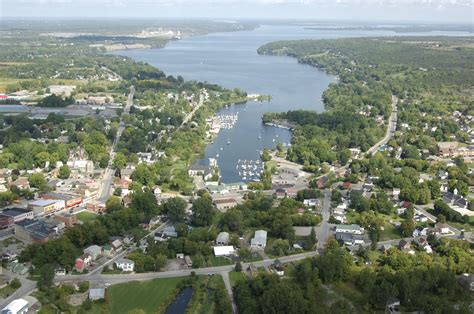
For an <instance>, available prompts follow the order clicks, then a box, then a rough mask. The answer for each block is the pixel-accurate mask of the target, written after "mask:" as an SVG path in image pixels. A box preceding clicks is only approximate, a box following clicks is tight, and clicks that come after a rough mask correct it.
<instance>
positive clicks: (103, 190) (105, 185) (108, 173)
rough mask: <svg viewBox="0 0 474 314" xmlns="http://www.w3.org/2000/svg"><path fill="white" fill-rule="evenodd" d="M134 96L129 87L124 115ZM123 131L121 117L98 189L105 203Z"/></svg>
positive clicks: (128, 111) (133, 90)
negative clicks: (116, 150)
mask: <svg viewBox="0 0 474 314" xmlns="http://www.w3.org/2000/svg"><path fill="white" fill-rule="evenodd" d="M134 95H135V87H133V86H131V87H130V93H129V94H128V98H127V104H126V105H125V108H124V109H123V113H124V114H130V108H131V107H132V106H133V96H134ZM123 130H125V122H124V121H123V119H122V117H120V123H119V127H118V130H117V136H116V137H115V139H114V142H113V143H112V147H111V148H110V160H109V164H108V166H107V169H105V171H104V177H103V178H102V185H101V187H100V196H99V201H101V202H104V203H105V202H106V201H107V199H108V198H109V196H110V189H111V187H112V179H113V177H114V173H115V170H114V169H113V167H112V163H113V161H114V157H115V149H116V148H117V144H118V142H119V141H120V137H121V136H122V133H123Z"/></svg>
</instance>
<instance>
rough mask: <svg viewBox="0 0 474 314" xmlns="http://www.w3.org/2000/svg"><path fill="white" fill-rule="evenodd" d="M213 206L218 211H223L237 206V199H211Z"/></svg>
mask: <svg viewBox="0 0 474 314" xmlns="http://www.w3.org/2000/svg"><path fill="white" fill-rule="evenodd" d="M213 203H214V206H216V208H217V209H218V210H219V211H220V212H223V213H225V212H226V211H227V210H228V209H230V208H233V207H235V206H237V204H238V203H237V201H236V200H235V199H233V198H223V199H215V200H214V201H213Z"/></svg>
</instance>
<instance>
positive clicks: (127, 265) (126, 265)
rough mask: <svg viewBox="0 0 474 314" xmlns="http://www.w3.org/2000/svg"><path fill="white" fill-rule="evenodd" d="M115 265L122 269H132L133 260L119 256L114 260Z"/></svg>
mask: <svg viewBox="0 0 474 314" xmlns="http://www.w3.org/2000/svg"><path fill="white" fill-rule="evenodd" d="M115 266H117V268H118V269H121V270H123V271H133V270H134V268H135V262H134V261H132V260H130V259H127V258H121V259H119V260H117V261H116V262H115Z"/></svg>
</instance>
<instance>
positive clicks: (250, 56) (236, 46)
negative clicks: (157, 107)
mask: <svg viewBox="0 0 474 314" xmlns="http://www.w3.org/2000/svg"><path fill="white" fill-rule="evenodd" d="M397 35H403V36H407V35H423V36H427V35H448V36H449V35H460V34H459V33H456V32H431V33H418V34H415V33H406V34H396V33H395V32H392V31H379V30H377V31H367V30H365V31H362V30H309V29H305V28H304V27H303V26H261V27H259V28H257V29H255V30H251V31H242V32H229V33H214V34H209V35H205V36H198V37H191V38H186V39H183V40H179V41H172V42H170V43H169V44H168V45H167V46H166V47H165V48H163V49H149V50H127V51H120V52H117V54H120V55H126V56H129V57H131V58H134V59H135V60H139V61H145V62H148V63H150V64H152V65H154V66H156V67H158V68H160V69H162V70H164V71H165V72H166V73H167V74H171V75H174V76H178V75H181V76H183V77H184V78H185V79H187V80H197V81H207V82H210V83H215V84H219V85H222V86H224V87H227V88H236V87H238V88H240V89H243V90H245V91H247V92H248V93H258V94H262V95H271V96H272V100H271V101H270V102H263V103H257V102H249V103H248V104H247V105H233V106H231V107H229V108H223V109H222V110H221V111H220V112H219V113H234V112H236V111H239V120H238V122H237V124H236V125H235V127H234V128H233V129H230V130H221V133H220V134H219V136H218V137H217V138H216V139H215V140H214V144H211V145H209V146H208V147H207V149H206V153H205V157H204V158H203V159H202V160H201V163H204V164H205V163H206V162H207V159H208V158H209V157H215V156H216V155H217V153H219V158H217V159H218V165H219V168H220V170H221V175H222V181H223V182H238V181H242V179H241V177H239V175H238V170H237V169H236V165H237V161H238V160H239V159H241V160H243V159H246V160H255V159H258V158H259V151H260V150H262V149H263V148H266V147H270V148H273V147H274V146H275V145H276V143H289V142H290V139H291V133H290V131H288V130H284V129H278V128H274V127H268V126H265V125H262V123H261V117H262V115H263V113H265V112H270V111H272V112H283V111H288V110H296V109H310V110H316V111H319V112H321V111H323V110H324V107H323V103H322V101H321V96H322V93H323V91H324V90H325V89H326V88H327V87H328V85H329V84H330V83H333V82H335V78H334V77H333V76H331V75H327V74H326V73H324V72H322V71H320V70H317V69H315V68H313V67H310V66H308V65H303V64H298V62H297V60H296V59H294V58H290V57H276V56H261V55H258V54H257V49H258V48H259V47H260V46H262V45H263V44H266V43H269V42H272V41H276V40H287V39H325V38H342V37H367V36H397ZM461 35H462V33H461ZM259 134H260V135H261V137H262V138H261V139H259V138H258V137H259ZM228 140H229V141H230V143H231V144H230V145H227V141H228ZM221 148H222V150H221Z"/></svg>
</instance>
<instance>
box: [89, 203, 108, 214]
mask: <svg viewBox="0 0 474 314" xmlns="http://www.w3.org/2000/svg"><path fill="white" fill-rule="evenodd" d="M86 209H87V210H88V211H90V212H93V213H96V214H98V213H102V212H104V211H105V204H104V203H103V202H100V201H97V200H92V201H90V202H88V203H87V205H86Z"/></svg>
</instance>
